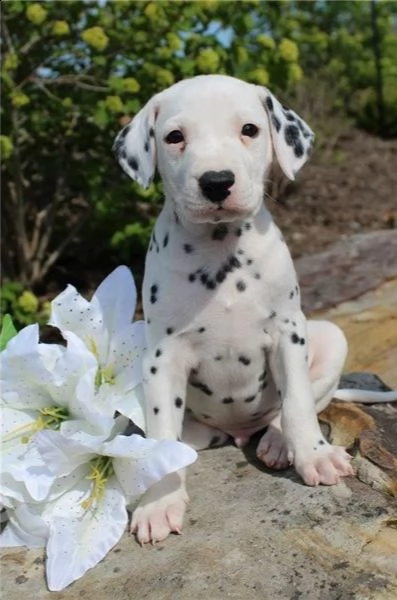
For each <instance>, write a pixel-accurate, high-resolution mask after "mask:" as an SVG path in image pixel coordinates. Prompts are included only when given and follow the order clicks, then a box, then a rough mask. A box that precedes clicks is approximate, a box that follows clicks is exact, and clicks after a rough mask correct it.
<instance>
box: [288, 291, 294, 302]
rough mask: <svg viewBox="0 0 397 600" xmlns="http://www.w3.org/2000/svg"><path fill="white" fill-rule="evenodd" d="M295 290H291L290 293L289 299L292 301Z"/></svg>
mask: <svg viewBox="0 0 397 600" xmlns="http://www.w3.org/2000/svg"><path fill="white" fill-rule="evenodd" d="M294 293H295V292H294V290H291V291H290V293H289V299H290V300H292V298H293V297H294Z"/></svg>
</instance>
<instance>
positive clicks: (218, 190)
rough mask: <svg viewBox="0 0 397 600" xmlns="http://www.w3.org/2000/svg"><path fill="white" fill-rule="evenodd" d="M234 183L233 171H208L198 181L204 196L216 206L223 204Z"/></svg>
mask: <svg viewBox="0 0 397 600" xmlns="http://www.w3.org/2000/svg"><path fill="white" fill-rule="evenodd" d="M234 181H235V177H234V173H233V172H232V171H206V172H205V173H203V174H202V175H201V177H200V178H199V180H198V182H199V186H200V188H201V191H202V193H203V195H204V196H205V198H207V200H209V201H210V202H213V203H214V204H220V203H222V202H223V201H224V200H225V199H226V198H227V197H228V196H229V194H230V188H231V187H232V185H233V183H234Z"/></svg>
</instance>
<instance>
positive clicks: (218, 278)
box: [215, 268, 226, 283]
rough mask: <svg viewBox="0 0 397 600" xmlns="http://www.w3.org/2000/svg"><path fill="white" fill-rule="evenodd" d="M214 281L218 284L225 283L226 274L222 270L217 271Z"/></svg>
mask: <svg viewBox="0 0 397 600" xmlns="http://www.w3.org/2000/svg"><path fill="white" fill-rule="evenodd" d="M215 279H216V281H217V282H218V283H222V281H225V279H226V273H225V270H224V268H221V269H219V271H218V272H217V274H216V275H215Z"/></svg>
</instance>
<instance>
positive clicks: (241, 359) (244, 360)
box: [238, 356, 251, 366]
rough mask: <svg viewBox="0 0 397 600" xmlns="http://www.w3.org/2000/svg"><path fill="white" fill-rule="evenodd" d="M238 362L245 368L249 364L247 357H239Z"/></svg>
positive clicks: (249, 360)
mask: <svg viewBox="0 0 397 600" xmlns="http://www.w3.org/2000/svg"><path fill="white" fill-rule="evenodd" d="M238 361H239V362H241V363H242V364H243V365H245V366H248V365H250V364H251V359H250V358H248V357H247V356H239V357H238Z"/></svg>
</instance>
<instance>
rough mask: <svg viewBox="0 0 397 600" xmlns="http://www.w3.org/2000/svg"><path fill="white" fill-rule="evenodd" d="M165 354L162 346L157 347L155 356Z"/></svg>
mask: <svg viewBox="0 0 397 600" xmlns="http://www.w3.org/2000/svg"><path fill="white" fill-rule="evenodd" d="M162 354H163V351H162V350H161V349H160V348H157V350H156V354H155V357H156V358H158V357H159V356H161V355H162Z"/></svg>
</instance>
